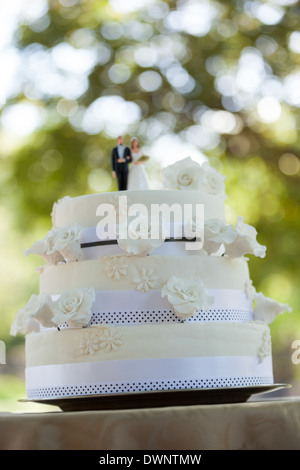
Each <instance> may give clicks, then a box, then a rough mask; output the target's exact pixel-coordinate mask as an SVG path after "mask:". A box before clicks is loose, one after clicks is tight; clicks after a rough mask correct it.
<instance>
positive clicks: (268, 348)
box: [257, 329, 272, 363]
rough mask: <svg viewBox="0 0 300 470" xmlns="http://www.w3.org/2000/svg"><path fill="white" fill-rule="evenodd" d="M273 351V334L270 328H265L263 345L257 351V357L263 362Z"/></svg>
mask: <svg viewBox="0 0 300 470" xmlns="http://www.w3.org/2000/svg"><path fill="white" fill-rule="evenodd" d="M271 353H272V344H271V335H270V331H269V330H267V329H266V330H264V332H263V334H262V341H261V345H260V347H259V349H258V351H257V357H258V360H259V362H260V363H261V362H262V361H263V360H264V359H265V358H266V357H268V356H271Z"/></svg>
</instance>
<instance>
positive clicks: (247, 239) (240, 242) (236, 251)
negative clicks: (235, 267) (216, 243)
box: [224, 216, 266, 258]
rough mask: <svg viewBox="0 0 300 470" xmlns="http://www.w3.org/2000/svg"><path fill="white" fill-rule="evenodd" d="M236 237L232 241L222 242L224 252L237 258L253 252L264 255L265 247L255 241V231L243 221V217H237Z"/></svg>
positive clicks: (256, 254)
mask: <svg viewBox="0 0 300 470" xmlns="http://www.w3.org/2000/svg"><path fill="white" fill-rule="evenodd" d="M235 232H236V237H235V239H234V240H233V242H232V243H224V245H225V250H226V254H227V255H228V256H230V257H231V258H237V257H240V256H243V255H246V254H253V255H255V256H258V257H260V258H264V257H265V255H266V247H265V246H263V245H260V244H259V243H258V242H257V241H256V236H257V231H256V230H255V228H254V227H252V226H251V225H248V224H245V223H244V218H243V217H240V216H239V217H238V218H237V222H236V225H235Z"/></svg>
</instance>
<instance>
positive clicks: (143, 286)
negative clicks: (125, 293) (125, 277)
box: [133, 268, 157, 292]
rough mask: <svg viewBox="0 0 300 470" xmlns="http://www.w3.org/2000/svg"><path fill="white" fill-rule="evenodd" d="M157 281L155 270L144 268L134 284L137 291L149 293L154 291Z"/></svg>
mask: <svg viewBox="0 0 300 470" xmlns="http://www.w3.org/2000/svg"><path fill="white" fill-rule="evenodd" d="M156 279H157V277H156V276H155V275H154V271H153V269H146V268H142V269H140V270H139V277H136V278H135V279H134V280H133V282H134V283H135V284H137V286H136V288H137V290H139V291H140V292H148V290H149V289H154V286H155V281H156Z"/></svg>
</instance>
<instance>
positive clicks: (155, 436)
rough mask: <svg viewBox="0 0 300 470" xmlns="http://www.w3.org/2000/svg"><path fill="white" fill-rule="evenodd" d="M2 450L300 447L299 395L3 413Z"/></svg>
mask: <svg viewBox="0 0 300 470" xmlns="http://www.w3.org/2000/svg"><path fill="white" fill-rule="evenodd" d="M0 449H1V450H5V449H7V450H15V449H16V450H23V449H25V450H48V449H49V450H56V449H61V450H63V449H65V450H76V449H78V450H237V449H244V450H248V449H249V450H299V449H300V397H288V398H281V399H280V398H279V399H278V398H275V399H263V400H261V401H259V400H253V401H252V400H251V399H250V400H249V401H248V402H246V403H233V404H214V405H193V406H176V407H165V408H152V409H150V408H148V409H132V410H110V411H77V412H61V411H50V412H48V411H47V412H39V413H0Z"/></svg>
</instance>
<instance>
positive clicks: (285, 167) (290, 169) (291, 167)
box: [278, 153, 300, 175]
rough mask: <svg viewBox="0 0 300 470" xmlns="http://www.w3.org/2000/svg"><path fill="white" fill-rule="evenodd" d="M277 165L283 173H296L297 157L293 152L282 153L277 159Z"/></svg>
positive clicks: (297, 167) (299, 165) (297, 169)
mask: <svg viewBox="0 0 300 470" xmlns="http://www.w3.org/2000/svg"><path fill="white" fill-rule="evenodd" d="M278 166H279V168H280V170H281V171H282V173H284V174H285V175H296V174H297V173H298V172H299V168H300V162H299V158H298V157H297V156H296V155H294V154H293V153H284V154H283V155H281V157H280V158H279V161H278Z"/></svg>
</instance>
